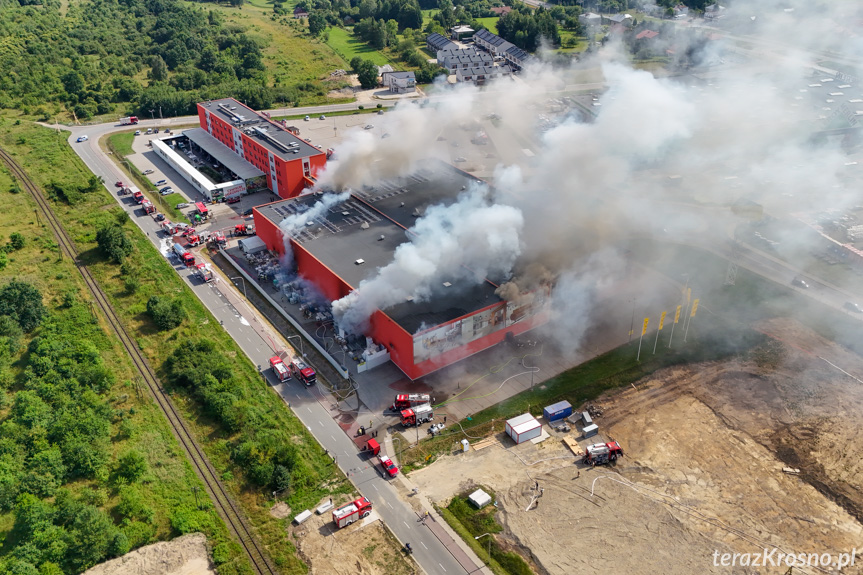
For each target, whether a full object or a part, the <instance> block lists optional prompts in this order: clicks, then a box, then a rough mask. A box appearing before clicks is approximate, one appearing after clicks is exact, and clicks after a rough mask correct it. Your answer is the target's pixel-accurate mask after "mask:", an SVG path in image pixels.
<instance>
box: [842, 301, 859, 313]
mask: <svg viewBox="0 0 863 575" xmlns="http://www.w3.org/2000/svg"><path fill="white" fill-rule="evenodd" d="M842 307H844V308H845V309H847V310H848V311H853V312H854V313H863V309H860V306H859V305H857V304H856V303H854V302H850V301H846V302H845V305H843V306H842Z"/></svg>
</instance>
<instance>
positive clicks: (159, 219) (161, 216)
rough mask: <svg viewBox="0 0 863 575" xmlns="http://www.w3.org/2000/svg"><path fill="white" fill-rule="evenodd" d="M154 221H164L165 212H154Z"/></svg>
mask: <svg viewBox="0 0 863 575" xmlns="http://www.w3.org/2000/svg"><path fill="white" fill-rule="evenodd" d="M156 221H157V222H164V221H165V214H156Z"/></svg>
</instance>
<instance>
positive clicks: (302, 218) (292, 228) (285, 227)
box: [279, 192, 351, 270]
mask: <svg viewBox="0 0 863 575" xmlns="http://www.w3.org/2000/svg"><path fill="white" fill-rule="evenodd" d="M350 197H351V194H350V192H342V193H340V194H334V193H325V194H323V196H322V197H321V199H320V200H318V201H317V202H315V203H314V204H312V206H311V207H310V208H309V209H308V210H306V211H304V212H298V213H296V214H291V215H290V216H288V217H286V218H285V219H283V220H282V221H281V222H279V230H281V232H282V241H284V243H285V251H284V254H285V255H284V256H282V260H281V264H282V267H283V268H284V269H286V270H291V269H293V267H294V250H293V247H292V246H291V237H292V236H293V235H294V234H295V233H297V232H298V231H300V230H301V229H303V228H304V227H306V224H307V223H308V222H312V221H314V220H315V218H318V217H320V216H324V215H326V213H327V211H329V209H330V208H331V207H333V206H335V205H336V204H340V203H342V202H344V201H346V200H347V199H348V198H350Z"/></svg>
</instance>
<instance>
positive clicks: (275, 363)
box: [270, 355, 291, 381]
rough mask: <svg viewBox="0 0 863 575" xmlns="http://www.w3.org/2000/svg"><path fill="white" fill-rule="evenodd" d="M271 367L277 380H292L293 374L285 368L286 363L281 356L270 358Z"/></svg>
mask: <svg viewBox="0 0 863 575" xmlns="http://www.w3.org/2000/svg"><path fill="white" fill-rule="evenodd" d="M270 367H272V368H273V373H275V374H276V379H278V380H279V381H287V380H289V379H291V372H289V371H288V368H287V367H285V363H284V362H283V361H282V358H280V357H279V356H277V355H276V356H273V357H271V358H270Z"/></svg>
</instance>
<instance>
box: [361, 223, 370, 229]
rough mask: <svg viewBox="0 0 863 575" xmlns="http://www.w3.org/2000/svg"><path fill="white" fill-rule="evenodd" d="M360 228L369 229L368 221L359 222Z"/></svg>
mask: <svg viewBox="0 0 863 575" xmlns="http://www.w3.org/2000/svg"><path fill="white" fill-rule="evenodd" d="M360 228H362V229H364V230H367V229H369V223H368V222H363V223H361V224H360Z"/></svg>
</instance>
